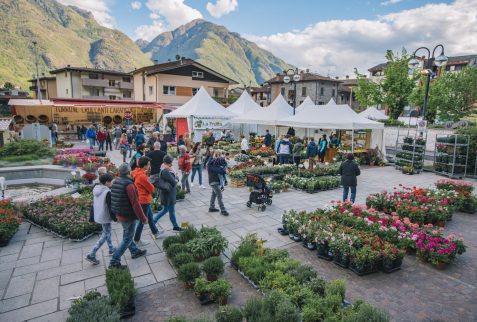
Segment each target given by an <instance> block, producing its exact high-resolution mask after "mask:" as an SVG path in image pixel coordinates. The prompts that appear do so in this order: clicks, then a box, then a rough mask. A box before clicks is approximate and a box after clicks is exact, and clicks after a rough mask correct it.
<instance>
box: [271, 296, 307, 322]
mask: <svg viewBox="0 0 477 322" xmlns="http://www.w3.org/2000/svg"><path fill="white" fill-rule="evenodd" d="M274 321H275V322H300V321H301V315H300V312H299V311H298V309H297V308H296V306H295V305H293V303H292V302H290V301H288V300H285V301H283V302H281V303H280V305H279V306H278V308H277V311H276V314H275V319H274Z"/></svg>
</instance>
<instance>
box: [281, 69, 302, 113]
mask: <svg viewBox="0 0 477 322" xmlns="http://www.w3.org/2000/svg"><path fill="white" fill-rule="evenodd" d="M290 71H291V72H292V73H293V74H290V75H293V76H292V79H293V83H294V90H293V115H295V109H296V83H298V82H299V81H300V79H301V76H300V73H299V72H298V68H296V69H293V68H290V69H288V70H286V71H284V72H285V77H283V82H284V83H285V84H288V83H290V80H291V79H290V76H288V72H290Z"/></svg>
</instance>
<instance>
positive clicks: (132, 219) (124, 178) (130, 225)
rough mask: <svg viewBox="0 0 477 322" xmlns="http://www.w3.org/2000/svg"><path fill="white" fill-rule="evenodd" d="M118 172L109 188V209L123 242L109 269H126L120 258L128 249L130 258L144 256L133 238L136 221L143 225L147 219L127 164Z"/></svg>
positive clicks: (144, 252) (112, 258)
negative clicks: (117, 223) (116, 222)
mask: <svg viewBox="0 0 477 322" xmlns="http://www.w3.org/2000/svg"><path fill="white" fill-rule="evenodd" d="M118 170H119V177H118V178H117V179H116V180H114V182H113V186H112V187H111V209H112V211H113V213H114V214H115V215H116V218H117V219H118V222H120V223H121V225H122V226H123V240H122V241H121V242H120V243H119V245H118V247H117V248H116V251H115V252H114V254H113V256H112V257H111V261H110V263H109V267H118V268H126V266H124V265H121V256H123V254H124V252H125V251H126V249H129V251H130V252H131V257H132V258H138V257H141V256H144V255H145V254H146V250H145V249H139V248H138V247H137V246H136V244H135V243H134V242H133V238H134V233H135V232H136V227H137V225H138V220H140V221H141V222H142V223H143V224H147V218H146V216H145V215H144V212H143V210H142V208H141V204H140V203H139V196H138V192H137V190H136V187H135V186H134V181H133V180H132V178H131V168H130V167H129V164H127V163H123V164H121V165H120V166H119V169H118Z"/></svg>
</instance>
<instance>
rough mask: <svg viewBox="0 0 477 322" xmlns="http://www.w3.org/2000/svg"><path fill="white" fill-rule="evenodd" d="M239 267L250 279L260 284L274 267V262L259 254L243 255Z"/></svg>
mask: <svg viewBox="0 0 477 322" xmlns="http://www.w3.org/2000/svg"><path fill="white" fill-rule="evenodd" d="M239 267H240V269H241V270H242V271H243V272H244V274H245V275H247V276H248V278H249V279H251V280H252V281H253V282H254V283H255V284H258V283H259V282H260V281H261V280H262V278H264V277H265V273H266V272H268V271H269V270H270V269H271V268H272V264H271V263H269V262H266V261H265V259H264V258H263V257H259V256H255V257H242V258H240V259H239Z"/></svg>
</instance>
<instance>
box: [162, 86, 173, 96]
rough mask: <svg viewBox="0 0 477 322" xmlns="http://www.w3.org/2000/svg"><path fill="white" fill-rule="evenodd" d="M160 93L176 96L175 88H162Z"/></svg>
mask: <svg viewBox="0 0 477 322" xmlns="http://www.w3.org/2000/svg"><path fill="white" fill-rule="evenodd" d="M162 91H163V93H164V95H171V96H172V95H176V87H175V86H163V88H162Z"/></svg>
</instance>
